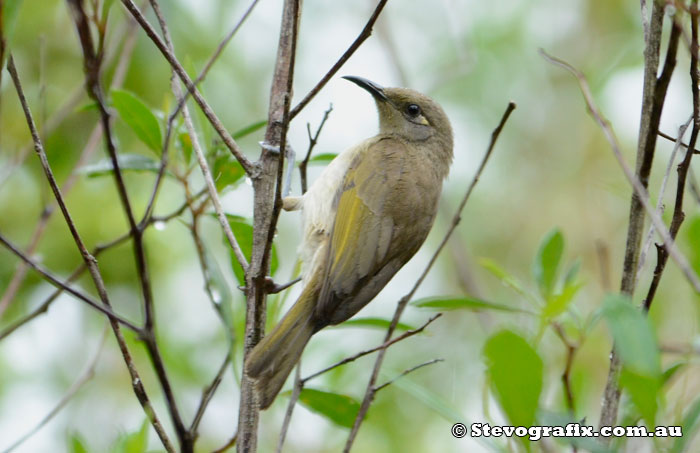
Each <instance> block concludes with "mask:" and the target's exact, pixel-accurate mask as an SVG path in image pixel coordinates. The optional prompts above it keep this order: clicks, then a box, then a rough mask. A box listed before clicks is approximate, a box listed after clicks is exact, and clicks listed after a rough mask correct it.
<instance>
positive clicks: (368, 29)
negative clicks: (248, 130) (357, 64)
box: [289, 0, 388, 120]
mask: <svg viewBox="0 0 700 453" xmlns="http://www.w3.org/2000/svg"><path fill="white" fill-rule="evenodd" d="M387 1H388V0H379V3H377V7H376V8H374V11H373V12H372V15H371V16H370V17H369V20H368V21H367V23H366V24H365V26H364V28H363V29H362V31H361V32H360V34H359V36H358V37H357V38H355V40H354V41H353V42H352V44H350V47H348V49H347V50H346V51H345V53H343V55H341V56H340V58H339V59H338V61H336V62H335V63H334V64H333V66H331V68H330V69H329V70H328V72H327V73H326V75H324V76H323V77H322V78H321V80H319V82H318V83H317V84H316V86H314V87H313V88H312V89H311V91H309V92H308V94H307V95H306V96H304V99H302V100H301V101H300V102H299V103H298V104H297V105H296V106H295V107H294V108H293V109H292V110H291V111H290V112H289V119H290V120H292V119H294V117H295V116H297V114H298V113H299V112H301V111H302V109H303V108H304V107H306V104H308V103H309V102H311V100H312V99H313V98H314V97H315V96H316V95H317V94H318V92H319V91H321V90H322V89H323V87H324V86H326V84H327V83H328V81H329V80H331V78H332V77H333V76H334V75H335V74H336V73H337V72H338V70H340V68H342V67H343V65H344V64H345V62H347V61H348V60H349V59H350V57H352V55H353V54H354V53H355V52H356V51H357V49H359V48H360V46H361V45H362V43H363V42H365V41H366V40H367V38H369V37H370V35H371V34H372V27H374V23H375V22H377V19H379V15H380V14H381V12H382V10H383V9H384V6H386V2H387Z"/></svg>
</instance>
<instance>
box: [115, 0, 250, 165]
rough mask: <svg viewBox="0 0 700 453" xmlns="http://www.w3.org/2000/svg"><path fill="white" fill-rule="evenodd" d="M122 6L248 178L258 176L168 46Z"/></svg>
mask: <svg viewBox="0 0 700 453" xmlns="http://www.w3.org/2000/svg"><path fill="white" fill-rule="evenodd" d="M122 4H123V5H124V6H125V7H126V9H127V10H128V11H129V12H130V13H131V15H132V16H133V17H134V19H136V21H137V22H138V23H139V24H140V25H141V28H143V30H144V31H145V32H146V35H148V37H149V38H150V39H151V41H153V43H154V44H155V45H156V47H157V48H158V50H160V52H161V53H162V54H163V56H164V57H165V59H166V60H167V61H168V63H170V66H171V67H172V68H173V70H174V71H175V73H176V74H177V76H178V77H179V78H180V80H182V82H183V83H184V84H185V86H186V87H187V90H188V91H189V92H190V93H191V94H192V97H193V98H194V100H195V101H196V102H197V104H198V105H199V107H200V108H201V109H202V112H203V113H204V115H205V116H206V117H207V119H208V120H209V122H210V123H211V125H212V127H213V128H214V130H216V132H217V133H218V134H219V136H220V137H221V140H223V142H224V144H225V145H226V147H227V148H228V149H229V150H230V151H231V153H232V154H233V156H234V157H235V158H236V159H237V160H238V162H240V164H241V166H242V167H243V169H244V170H245V172H246V173H247V174H248V176H250V177H251V178H254V177H256V176H257V174H258V171H257V168H256V165H255V164H254V163H253V162H251V161H250V160H248V158H247V157H245V155H244V154H243V151H242V150H241V148H240V147H239V146H238V144H237V143H236V141H235V140H234V139H233V137H231V134H229V133H228V131H227V130H226V128H225V127H224V125H223V123H222V122H221V121H220V120H219V118H218V117H217V116H216V114H215V113H214V111H213V110H212V109H211V107H210V106H209V104H208V103H207V101H205V100H204V98H203V97H202V94H201V93H200V92H199V90H197V87H196V86H195V85H194V82H192V79H190V76H189V75H187V72H186V71H185V69H184V68H183V67H182V65H181V64H180V62H179V61H178V60H177V58H176V57H175V55H174V54H173V53H172V52H171V51H170V50H169V49H168V46H167V45H166V44H165V43H164V42H163V40H161V39H160V37H159V36H158V33H157V32H156V31H155V29H154V28H153V26H152V25H151V24H150V23H149V22H148V21H147V20H146V18H145V17H144V15H143V13H141V11H140V10H139V8H138V7H137V6H136V5H135V4H134V2H133V1H132V0H122Z"/></svg>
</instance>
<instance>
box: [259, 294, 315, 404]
mask: <svg viewBox="0 0 700 453" xmlns="http://www.w3.org/2000/svg"><path fill="white" fill-rule="evenodd" d="M311 286H313V285H311ZM316 297H317V293H316V291H313V290H312V289H311V288H306V289H305V290H304V291H302V294H301V296H299V299H298V300H297V301H296V303H295V304H294V306H293V307H292V308H291V309H290V310H289V312H287V314H286V315H284V318H282V320H281V321H280V322H279V324H277V326H275V328H274V329H272V331H271V332H270V333H269V334H268V335H266V336H265V338H263V339H262V340H261V341H260V343H258V344H257V345H256V346H255V347H254V348H253V350H252V351H251V352H250V354H249V355H248V358H247V359H246V362H245V372H246V374H247V375H248V376H249V377H250V378H253V379H255V381H256V383H255V387H256V389H257V392H258V398H259V402H260V408H261V409H266V408H267V407H269V406H270V404H272V401H274V399H275V396H277V393H279V391H280V389H281V388H282V385H284V382H285V381H286V380H287V376H289V373H291V371H292V369H293V368H294V365H296V363H297V362H298V361H299V358H300V357H301V353H302V352H303V351H304V347H305V346H306V343H307V342H308V341H309V339H310V338H311V335H313V334H314V332H315V331H316V329H315V326H314V323H313V319H312V318H313V311H314V306H315V305H316V304H315V302H316Z"/></svg>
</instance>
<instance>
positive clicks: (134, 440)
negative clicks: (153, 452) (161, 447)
mask: <svg viewBox="0 0 700 453" xmlns="http://www.w3.org/2000/svg"><path fill="white" fill-rule="evenodd" d="M149 426H150V424H149V422H148V419H145V420H144V421H143V423H142V424H141V428H140V429H139V430H138V431H136V432H135V433H131V434H127V435H125V436H121V437H120V438H119V440H118V441H117V446H116V448H115V449H114V450H115V451H116V452H119V453H143V452H145V451H146V447H147V446H148V428H149Z"/></svg>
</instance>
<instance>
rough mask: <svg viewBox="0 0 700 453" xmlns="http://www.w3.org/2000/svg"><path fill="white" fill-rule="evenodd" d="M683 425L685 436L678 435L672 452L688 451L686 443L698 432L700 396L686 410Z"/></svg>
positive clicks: (699, 424)
mask: <svg viewBox="0 0 700 453" xmlns="http://www.w3.org/2000/svg"><path fill="white" fill-rule="evenodd" d="M681 426H682V428H683V436H682V437H676V441H675V442H674V443H673V448H672V449H671V453H682V452H685V451H688V450H686V445H687V444H688V442H690V440H691V439H692V438H693V435H694V434H696V433H697V430H698V426H700V398H698V399H696V400H695V401H694V402H693V404H692V405H691V406H690V408H689V409H688V410H687V411H686V413H685V415H684V416H683V422H682V423H681Z"/></svg>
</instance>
